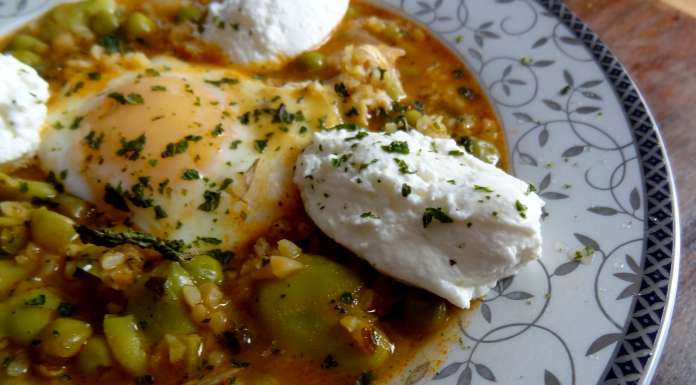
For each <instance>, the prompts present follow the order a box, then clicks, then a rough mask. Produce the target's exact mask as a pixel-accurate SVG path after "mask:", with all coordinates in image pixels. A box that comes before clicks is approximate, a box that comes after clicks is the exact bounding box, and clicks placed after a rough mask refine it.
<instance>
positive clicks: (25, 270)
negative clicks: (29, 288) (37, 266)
mask: <svg viewBox="0 0 696 385" xmlns="http://www.w3.org/2000/svg"><path fill="white" fill-rule="evenodd" d="M30 273H31V269H30V268H29V267H27V266H20V265H17V263H16V262H15V261H13V260H6V259H3V260H0V296H5V295H6V294H7V293H8V292H9V291H10V290H12V288H14V286H15V285H16V284H17V283H19V281H21V280H23V279H25V278H27V277H28V276H29V274H30Z"/></svg>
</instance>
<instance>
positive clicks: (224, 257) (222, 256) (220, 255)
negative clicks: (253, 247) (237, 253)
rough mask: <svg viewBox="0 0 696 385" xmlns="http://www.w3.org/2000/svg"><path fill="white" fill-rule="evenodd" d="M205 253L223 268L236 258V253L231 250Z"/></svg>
mask: <svg viewBox="0 0 696 385" xmlns="http://www.w3.org/2000/svg"><path fill="white" fill-rule="evenodd" d="M205 253H206V254H208V255H210V256H211V257H213V258H215V259H217V260H218V261H220V263H222V264H223V266H224V265H227V264H228V263H230V262H231V261H232V259H233V258H234V252H232V251H229V250H220V249H213V250H208V251H206V252H205Z"/></svg>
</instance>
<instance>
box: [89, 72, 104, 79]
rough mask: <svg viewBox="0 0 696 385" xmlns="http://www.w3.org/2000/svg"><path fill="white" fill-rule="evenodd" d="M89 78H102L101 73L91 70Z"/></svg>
mask: <svg viewBox="0 0 696 385" xmlns="http://www.w3.org/2000/svg"><path fill="white" fill-rule="evenodd" d="M87 77H88V78H89V80H99V79H101V74H100V73H99V72H90V73H88V74H87Z"/></svg>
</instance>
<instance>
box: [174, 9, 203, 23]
mask: <svg viewBox="0 0 696 385" xmlns="http://www.w3.org/2000/svg"><path fill="white" fill-rule="evenodd" d="M202 16H203V11H202V10H201V9H200V8H198V7H196V6H193V5H184V6H183V7H181V9H179V12H177V13H176V22H177V23H184V22H187V21H190V22H193V23H197V22H198V21H199V20H201V17H202Z"/></svg>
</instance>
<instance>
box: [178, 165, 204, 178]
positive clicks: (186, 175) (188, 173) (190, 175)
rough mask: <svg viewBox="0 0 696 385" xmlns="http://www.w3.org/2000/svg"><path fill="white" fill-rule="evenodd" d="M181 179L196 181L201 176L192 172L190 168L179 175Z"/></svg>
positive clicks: (196, 172)
mask: <svg viewBox="0 0 696 385" xmlns="http://www.w3.org/2000/svg"><path fill="white" fill-rule="evenodd" d="M181 179H183V180H198V179H201V175H200V174H199V173H198V171H197V170H194V169H192V168H187V169H186V170H184V172H183V173H182V174H181Z"/></svg>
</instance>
